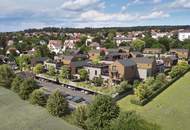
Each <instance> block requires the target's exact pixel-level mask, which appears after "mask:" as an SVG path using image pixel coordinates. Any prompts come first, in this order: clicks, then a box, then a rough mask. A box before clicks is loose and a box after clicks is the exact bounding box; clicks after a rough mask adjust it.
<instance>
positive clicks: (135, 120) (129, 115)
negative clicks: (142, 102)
mask: <svg viewBox="0 0 190 130" xmlns="http://www.w3.org/2000/svg"><path fill="white" fill-rule="evenodd" d="M159 129H160V128H159V127H158V126H157V125H155V124H151V123H149V122H147V121H146V120H144V119H142V118H141V117H140V116H139V115H137V114H136V113H135V112H133V111H132V112H121V113H120V115H119V117H118V118H117V119H114V120H113V121H112V122H111V126H110V128H109V130H159Z"/></svg>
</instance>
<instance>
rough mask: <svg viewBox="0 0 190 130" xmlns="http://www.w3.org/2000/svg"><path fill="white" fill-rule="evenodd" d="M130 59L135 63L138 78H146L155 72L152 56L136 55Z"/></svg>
mask: <svg viewBox="0 0 190 130" xmlns="http://www.w3.org/2000/svg"><path fill="white" fill-rule="evenodd" d="M131 60H132V61H134V62H135V63H136V64H137V68H138V77H139V78H140V79H147V78H148V77H150V76H153V75H154V74H155V73H156V60H155V59H154V58H148V57H136V58H131Z"/></svg>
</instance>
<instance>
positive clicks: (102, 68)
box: [84, 63, 109, 81]
mask: <svg viewBox="0 0 190 130" xmlns="http://www.w3.org/2000/svg"><path fill="white" fill-rule="evenodd" d="M84 68H85V69H86V70H87V71H88V74H89V80H93V79H94V78H97V77H100V76H101V77H102V78H103V79H104V81H106V80H109V65H107V64H91V63H88V64H87V65H85V66H84Z"/></svg>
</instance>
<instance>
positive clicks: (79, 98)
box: [71, 96, 84, 103]
mask: <svg viewBox="0 0 190 130" xmlns="http://www.w3.org/2000/svg"><path fill="white" fill-rule="evenodd" d="M83 100H84V99H83V98H81V97H78V96H75V97H74V98H73V99H72V100H71V101H73V102H76V103H80V102H82V101H83Z"/></svg>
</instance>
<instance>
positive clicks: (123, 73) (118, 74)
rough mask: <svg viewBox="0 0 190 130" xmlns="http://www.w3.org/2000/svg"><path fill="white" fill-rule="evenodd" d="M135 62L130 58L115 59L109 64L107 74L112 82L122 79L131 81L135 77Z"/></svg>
mask: <svg viewBox="0 0 190 130" xmlns="http://www.w3.org/2000/svg"><path fill="white" fill-rule="evenodd" d="M137 74H138V72H137V64H136V63H135V62H134V61H133V60H131V59H125V60H117V61H115V62H114V63H112V64H111V65H110V66H109V76H110V81H111V82H112V83H119V82H121V81H122V80H128V81H133V80H135V79H137Z"/></svg>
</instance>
